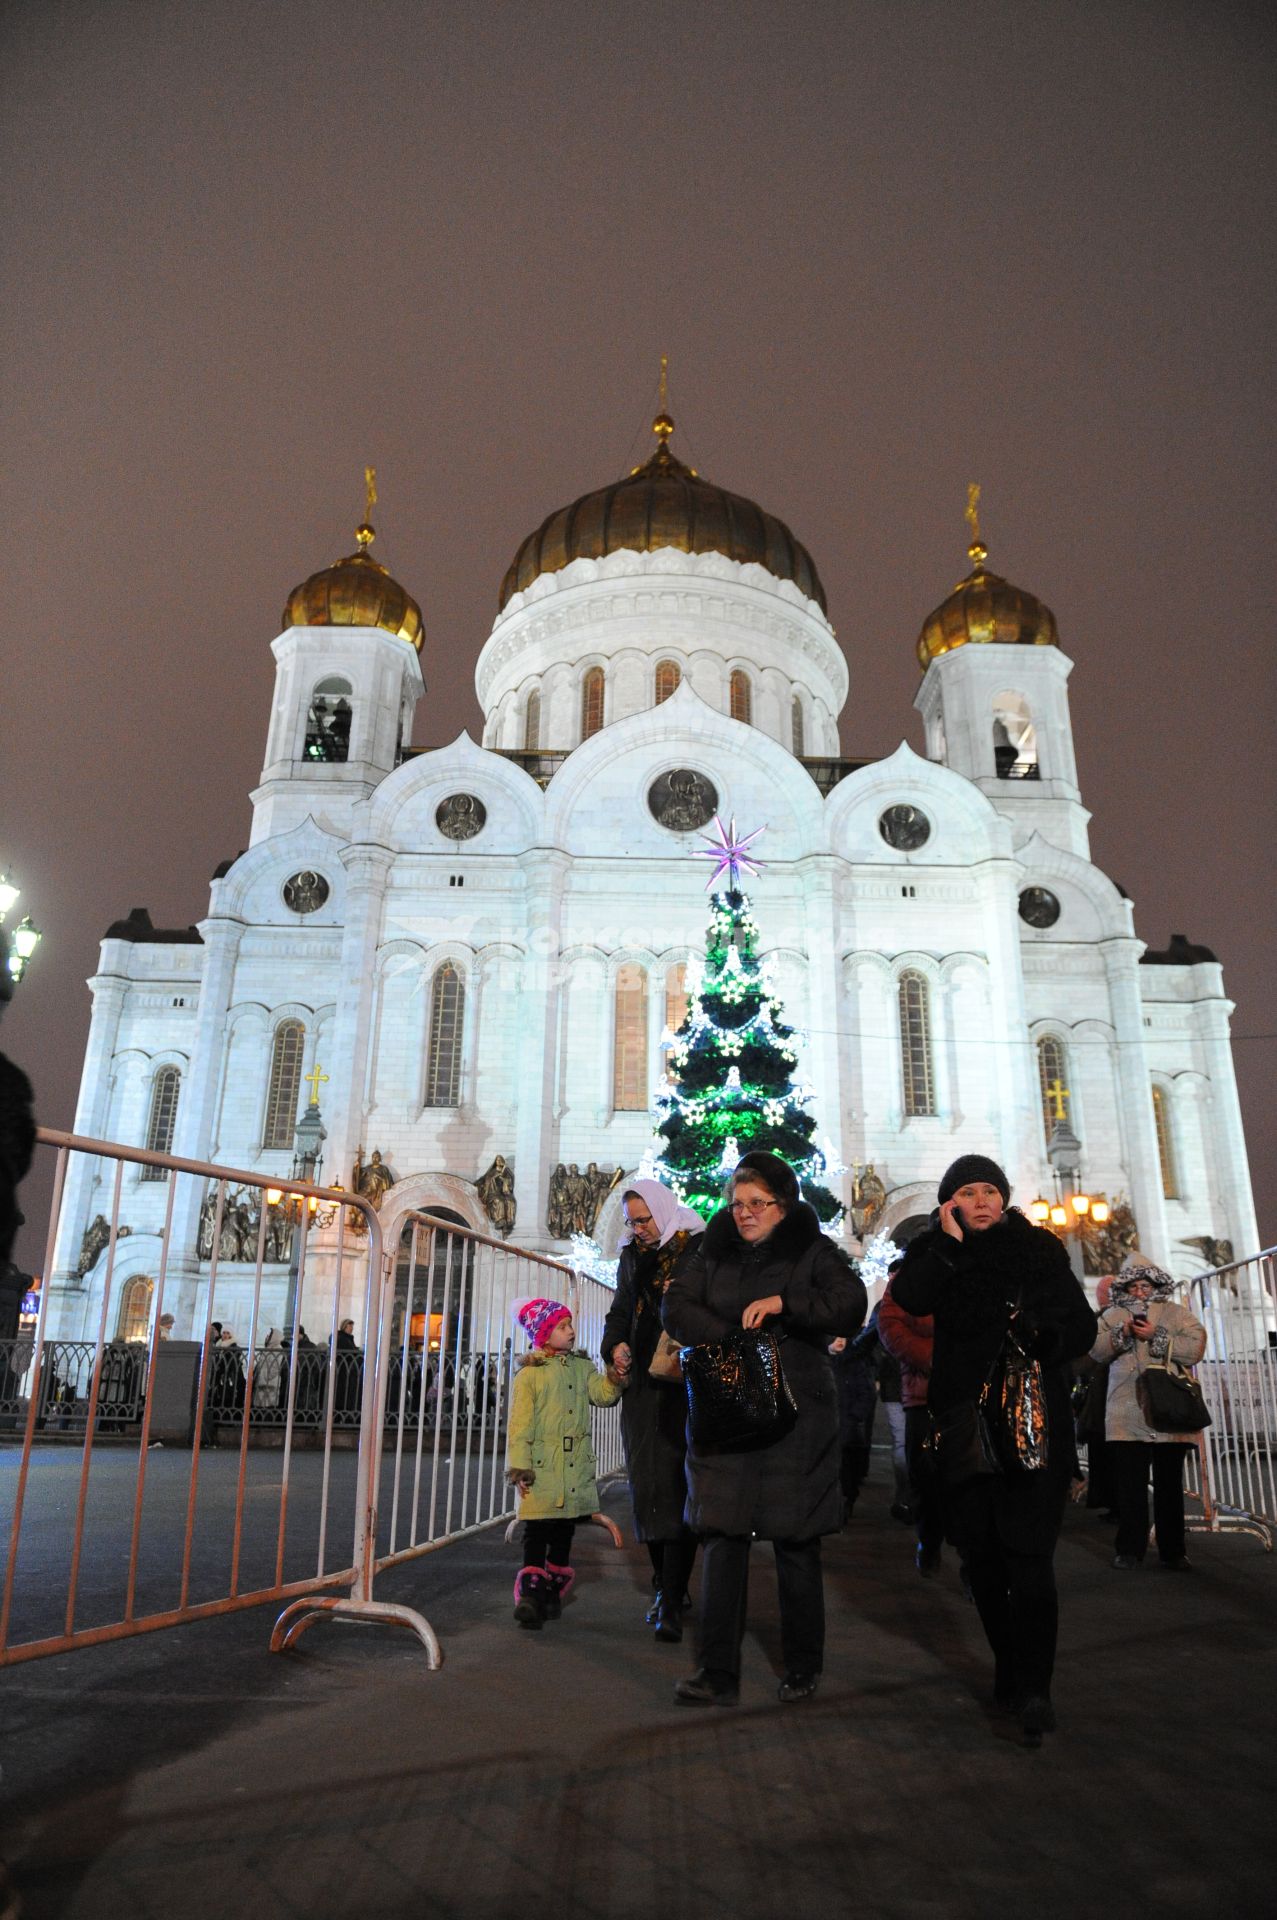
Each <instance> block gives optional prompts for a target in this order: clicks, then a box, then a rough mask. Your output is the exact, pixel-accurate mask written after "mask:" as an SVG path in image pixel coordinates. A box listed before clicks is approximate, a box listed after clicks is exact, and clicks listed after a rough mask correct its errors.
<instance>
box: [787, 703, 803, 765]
mask: <svg viewBox="0 0 1277 1920" xmlns="http://www.w3.org/2000/svg"><path fill="white" fill-rule="evenodd" d="M789 724H790V733H791V736H792V744H793V749H794V755H795V758H796V759H799V760H801V759H802V757H803V755H804V754H805V753H806V751H807V742H806V732H805V729H804V727H803V703H802V701H801V700H800V699H799V698H798V695H797V694H795V695H794V699H793V705H792V706H791V708H790V722H789Z"/></svg>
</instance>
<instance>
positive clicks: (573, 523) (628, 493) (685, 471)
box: [499, 407, 825, 611]
mask: <svg viewBox="0 0 1277 1920" xmlns="http://www.w3.org/2000/svg"><path fill="white" fill-rule="evenodd" d="M673 431H674V422H673V420H672V419H671V418H670V416H669V414H668V413H667V412H666V411H665V409H664V407H662V409H661V411H660V413H658V414H657V416H656V418H655V420H654V421H653V422H652V432H653V433H654V434H655V435H656V440H657V446H656V452H655V453H654V454H653V455H652V457H651V459H650V460H648V461H647V462H646V463H645V464H644V465H643V466H641V467H635V469H634V471H633V472H632V473H630V474H628V475H627V476H626V478H625V479H623V480H616V481H614V482H613V484H612V485H611V486H610V487H599V488H598V489H597V490H596V491H595V492H594V493H584V494H582V495H581V498H580V499H579V500H574V501H573V502H572V504H571V506H570V507H560V508H559V509H558V510H557V512H555V513H552V514H550V515H549V517H548V519H545V520H543V521H542V522H541V525H540V526H539V527H538V528H537V530H536V532H535V533H530V534H529V535H528V537H527V539H526V540H525V541H524V542H523V544H522V546H521V547H520V548H519V551H518V552H517V553H516V554H515V556H514V559H513V560H512V561H511V563H510V566H509V568H508V569H507V572H506V576H505V578H504V580H503V581H502V582H501V595H500V601H499V605H500V606H502V607H504V606H505V604H506V602H507V601H508V600H509V599H510V597H511V596H512V595H513V594H516V593H521V592H522V591H523V589H524V588H525V587H530V586H531V585H532V582H533V581H534V580H536V579H538V578H539V577H540V575H541V574H543V573H558V572H560V570H561V569H562V568H564V567H567V566H570V565H571V564H572V562H573V561H574V560H601V559H602V558H603V556H604V554H607V553H617V552H619V551H621V550H622V549H623V548H628V549H630V550H632V551H634V552H637V553H653V552H655V551H656V549H657V548H658V547H677V548H678V549H679V551H680V552H682V553H721V554H725V555H726V556H727V558H728V559H729V560H739V561H754V562H756V563H757V564H758V565H759V566H761V567H766V569H767V571H768V572H769V573H772V574H775V576H776V578H777V579H778V580H792V581H793V582H794V584H795V586H796V587H798V588H799V590H800V592H802V593H805V594H806V595H807V597H808V599H810V600H815V601H816V602H817V604H818V605H819V606H820V608H821V609H822V611H824V610H825V590H824V588H823V587H822V586H821V584H820V575H819V574H818V573H817V572H816V567H815V562H814V561H813V560H812V557H811V555H810V554H809V553H808V551H807V549H806V548H805V547H804V546H802V545H801V544H800V543H799V541H797V540H795V538H794V536H793V534H792V533H791V532H790V531H789V528H788V527H787V526H786V525H785V523H784V521H783V520H777V519H776V518H775V516H774V515H773V514H770V513H765V512H764V511H763V509H762V508H761V507H760V506H756V505H755V503H754V502H753V501H752V500H746V499H744V498H742V496H741V495H740V494H736V493H728V492H727V491H726V490H725V489H724V488H723V487H716V486H714V485H713V484H712V482H711V481H709V480H704V479H702V478H701V476H700V474H699V473H697V471H696V469H695V467H688V466H684V464H683V462H682V461H681V460H679V459H678V458H677V457H676V456H675V455H674V454H672V453H671V452H670V449H669V438H670V435H671V434H672V433H673Z"/></svg>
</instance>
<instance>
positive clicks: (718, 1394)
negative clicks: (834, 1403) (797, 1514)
mask: <svg viewBox="0 0 1277 1920" xmlns="http://www.w3.org/2000/svg"><path fill="white" fill-rule="evenodd" d="M683 1379H684V1382H685V1384H686V1387H687V1421H688V1437H689V1439H690V1441H691V1444H692V1445H693V1446H694V1447H698V1448H704V1447H717V1448H720V1449H725V1450H728V1451H730V1450H731V1449H733V1448H738V1449H743V1448H747V1447H756V1446H767V1445H769V1444H770V1443H771V1442H772V1441H775V1440H782V1439H784V1437H785V1435H786V1434H787V1433H789V1432H791V1431H792V1429H793V1426H794V1423H795V1421H796V1420H797V1419H798V1407H797V1404H796V1402H795V1400H794V1396H793V1394H792V1392H791V1391H790V1387H789V1382H788V1381H787V1380H786V1378H785V1369H784V1367H783V1366H782V1365H781V1358H780V1341H779V1340H778V1339H777V1337H776V1335H775V1334H774V1333H771V1332H768V1331H766V1330H765V1329H764V1328H762V1327H740V1328H737V1329H736V1330H735V1331H734V1332H732V1333H731V1334H729V1335H728V1337H727V1339H726V1340H721V1341H715V1342H712V1343H710V1344H707V1345H705V1346H698V1347H684V1348H683Z"/></svg>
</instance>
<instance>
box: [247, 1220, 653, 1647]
mask: <svg viewBox="0 0 1277 1920" xmlns="http://www.w3.org/2000/svg"><path fill="white" fill-rule="evenodd" d="M383 1232H384V1235H385V1241H386V1247H387V1254H386V1274H385V1278H384V1282H383V1294H382V1303H381V1320H380V1326H379V1333H378V1341H377V1352H378V1356H379V1364H378V1365H377V1367H376V1390H375V1394H374V1396H373V1398H372V1400H371V1401H370V1402H366V1417H367V1421H368V1428H367V1430H366V1437H367V1439H368V1441H369V1446H368V1452H367V1456H366V1458H365V1459H364V1461H363V1469H362V1470H363V1471H364V1472H365V1474H366V1476H367V1482H366V1484H367V1488H368V1496H369V1498H368V1515H369V1525H368V1531H367V1533H366V1535H365V1538H364V1540H363V1541H362V1543H361V1555H362V1557H361V1565H360V1572H359V1574H358V1576H357V1578H356V1581H355V1584H354V1587H353V1589H352V1592H351V1594H350V1596H349V1598H345V1599H339V1598H329V1597H325V1596H318V1595H315V1596H309V1597H308V1598H306V1599H302V1600H298V1601H295V1602H294V1603H293V1605H291V1606H290V1607H288V1608H286V1609H285V1610H284V1612H283V1613H282V1614H281V1616H280V1618H279V1620H278V1621H277V1622H276V1626H275V1632H274V1635H273V1637H272V1640H271V1645H272V1647H273V1648H275V1649H276V1650H278V1649H280V1648H283V1647H291V1646H293V1645H295V1644H296V1642H297V1640H298V1639H299V1638H300V1636H301V1635H302V1634H303V1633H304V1632H305V1631H306V1630H307V1628H308V1627H310V1626H311V1625H313V1623H314V1621H315V1620H316V1619H319V1618H322V1617H324V1616H336V1617H338V1618H342V1617H344V1618H356V1619H360V1618H362V1619H378V1618H383V1619H388V1620H394V1621H396V1622H397V1623H398V1624H400V1625H404V1626H407V1627H409V1628H411V1630H412V1631H413V1632H415V1633H416V1634H417V1636H418V1638H419V1639H420V1640H421V1641H422V1643H423V1645H424V1646H425V1647H426V1649H427V1652H428V1654H429V1656H430V1662H431V1665H437V1664H438V1662H439V1659H440V1657H441V1656H440V1654H439V1648H438V1642H437V1641H436V1639H435V1636H434V1634H433V1632H432V1631H431V1629H430V1627H429V1625H428V1623H427V1622H426V1621H425V1620H424V1618H423V1617H422V1616H421V1615H420V1614H419V1613H417V1612H416V1611H415V1610H414V1609H410V1608H406V1607H390V1606H387V1605H385V1604H384V1603H382V1602H379V1601H377V1600H375V1599H374V1597H373V1590H374V1582H375V1579H376V1575H377V1574H378V1573H379V1572H381V1571H382V1570H383V1569H385V1568H387V1567H391V1566H395V1565H398V1564H400V1563H402V1562H404V1561H407V1560H411V1559H414V1558H416V1557H417V1556H419V1555H421V1554H424V1553H429V1552H431V1551H433V1550H434V1549H436V1548H438V1547H441V1546H444V1545H446V1544H447V1543H448V1542H450V1541H453V1540H457V1539H460V1538H461V1537H462V1536H464V1535H466V1534H470V1533H474V1532H477V1531H478V1530H480V1529H481V1528H484V1527H489V1526H492V1525H494V1524H499V1523H500V1522H502V1521H505V1522H507V1523H508V1524H511V1525H512V1524H513V1523H515V1522H517V1518H518V1514H517V1501H516V1498H515V1495H514V1493H513V1492H512V1490H511V1489H510V1488H509V1487H508V1486H507V1484H506V1479H505V1471H504V1453H505V1426H506V1416H507V1410H508V1407H509V1403H510V1394H511V1389H512V1386H513V1380H514V1373H515V1370H516V1367H517V1365H518V1354H519V1353H520V1352H522V1351H524V1350H525V1349H524V1343H523V1341H522V1338H520V1339H519V1340H518V1341H517V1342H516V1341H514V1340H513V1339H512V1338H511V1337H510V1336H511V1333H512V1330H513V1328H514V1308H515V1304H516V1302H517V1301H518V1300H520V1299H522V1298H530V1297H533V1296H535V1295H546V1296H549V1297H551V1298H556V1299H563V1300H564V1301H565V1302H566V1303H567V1304H568V1305H569V1306H570V1307H571V1308H572V1313H573V1318H574V1321H575V1323H576V1336H577V1345H578V1347H580V1348H582V1349H584V1350H585V1351H587V1352H591V1353H597V1352H598V1350H599V1346H600V1344H601V1342H602V1336H603V1320H604V1318H605V1316H606V1314H607V1310H608V1307H609V1305H610V1304H611V1299H612V1293H611V1289H610V1288H608V1287H605V1286H604V1285H602V1283H601V1282H599V1281H596V1280H594V1279H592V1278H590V1277H588V1276H586V1275H584V1274H578V1273H576V1272H574V1271H573V1269H572V1268H571V1267H568V1266H565V1265H564V1264H563V1262H561V1261H558V1260H552V1259H550V1258H549V1257H548V1256H546V1255H544V1254H537V1253H531V1252H528V1251H527V1250H526V1249H523V1248H519V1247H512V1246H510V1245H509V1244H508V1243H506V1242H504V1241H501V1240H495V1239H492V1238H490V1237H488V1236H487V1235H484V1234H480V1233H475V1232H473V1231H472V1230H471V1229H469V1228H466V1227H462V1226H458V1225H456V1224H455V1223H453V1222H451V1221H447V1220H442V1219H439V1218H437V1217H435V1216H434V1215H431V1214H428V1213H409V1214H407V1215H401V1216H398V1217H397V1218H395V1219H393V1220H387V1221H385V1222H383ZM591 1428H592V1439H593V1444H594V1451H595V1456H596V1459H597V1463H598V1472H599V1478H600V1479H605V1478H606V1477H607V1476H608V1475H609V1474H613V1473H616V1472H618V1471H619V1470H620V1468H621V1466H622V1462H623V1455H622V1449H621V1434H620V1421H619V1418H618V1415H617V1410H616V1408H615V1407H612V1408H596V1409H595V1410H594V1413H593V1417H592V1421H591ZM378 1499H379V1500H380V1506H379V1505H378ZM593 1517H594V1518H595V1519H596V1520H597V1521H598V1522H599V1523H600V1524H601V1525H602V1526H603V1528H604V1529H605V1530H606V1531H607V1533H608V1535H609V1537H610V1538H611V1539H612V1541H613V1543H614V1544H615V1545H618V1546H619V1544H620V1535H619V1533H618V1531H617V1529H616V1527H615V1525H614V1524H613V1523H612V1522H611V1521H610V1520H609V1519H607V1518H606V1516H604V1515H602V1514H599V1515H595V1516H593ZM357 1557H359V1556H357Z"/></svg>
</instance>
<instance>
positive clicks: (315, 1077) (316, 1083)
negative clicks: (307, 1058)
mask: <svg viewBox="0 0 1277 1920" xmlns="http://www.w3.org/2000/svg"><path fill="white" fill-rule="evenodd" d="M302 1079H303V1080H304V1081H305V1083H306V1085H307V1086H308V1087H309V1088H310V1104H311V1106H312V1107H317V1106H318V1105H319V1089H320V1087H321V1086H323V1085H325V1084H326V1082H327V1080H328V1075H327V1074H326V1073H323V1072H321V1070H320V1065H319V1062H318V1060H317V1061H316V1062H315V1070H314V1072H313V1073H304V1074H303V1075H302Z"/></svg>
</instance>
